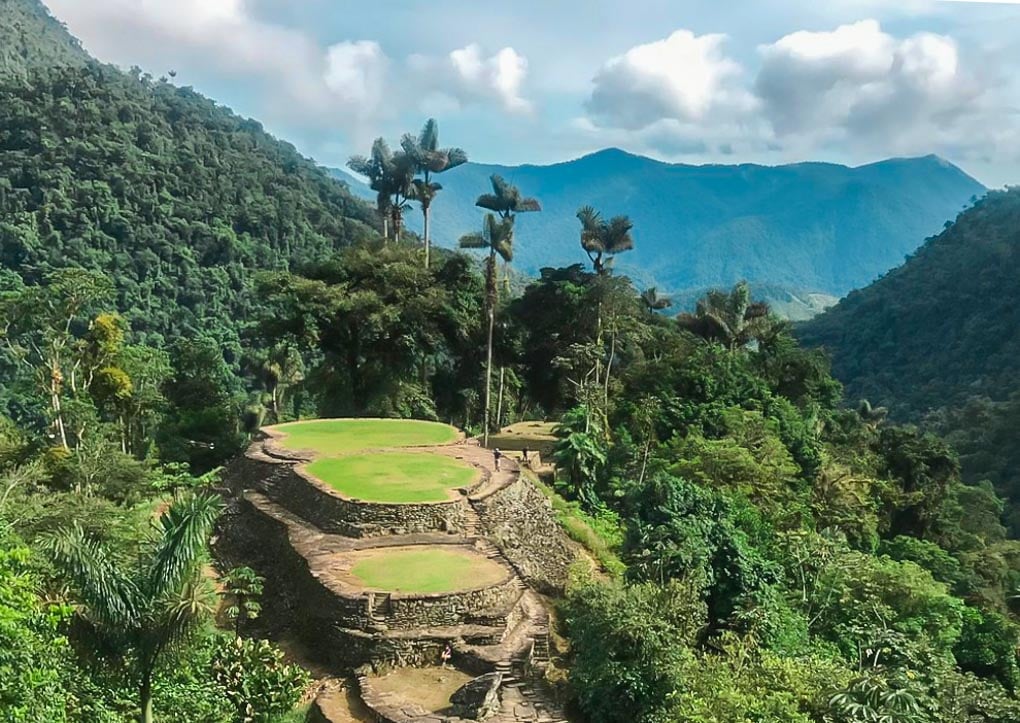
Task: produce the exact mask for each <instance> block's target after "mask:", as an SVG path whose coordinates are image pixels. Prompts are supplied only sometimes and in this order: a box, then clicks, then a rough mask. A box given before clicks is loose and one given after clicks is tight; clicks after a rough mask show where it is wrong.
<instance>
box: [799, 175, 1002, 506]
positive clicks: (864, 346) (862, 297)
mask: <svg viewBox="0 0 1020 723" xmlns="http://www.w3.org/2000/svg"><path fill="white" fill-rule="evenodd" d="M1018 298H1020V189H1016V188H1014V189H1012V190H1009V191H1005V192H992V193H990V194H989V195H988V196H987V197H986V198H984V199H982V200H981V201H979V202H978V203H977V205H976V206H974V208H972V209H969V210H968V211H966V212H964V213H963V214H961V215H960V217H959V218H958V219H957V220H956V223H955V224H953V225H952V226H951V227H949V228H947V229H946V230H945V231H944V232H943V233H941V234H940V235H939V236H937V237H935V238H933V239H931V240H929V241H928V242H927V243H926V244H925V245H924V246H923V247H922V248H921V249H919V250H918V252H917V253H916V254H914V255H913V256H912V257H911V258H910V259H909V260H908V261H907V262H906V263H905V264H904V265H903V266H901V267H899V268H897V269H894V270H893V271H891V272H889V273H888V274H886V275H885V276H884V277H883V278H882V279H881V280H879V281H877V282H876V283H874V284H872V285H871V286H869V287H867V288H865V289H862V290H860V291H855V292H852V293H851V294H850V295H849V296H847V298H846V299H844V300H843V301H842V302H840V304H839V305H838V306H836V307H835V308H833V309H831V310H830V311H828V312H827V313H825V314H824V315H822V316H820V317H818V318H816V319H815V320H813V321H811V322H810V323H807V324H805V325H804V326H803V327H801V329H800V330H799V332H798V333H799V336H800V337H801V338H802V339H803V340H804V341H805V342H806V343H808V344H810V345H813V346H823V347H825V348H826V349H828V350H829V351H830V352H831V354H832V356H833V369H834V371H835V374H836V376H837V377H838V378H839V379H841V380H843V381H844V382H845V383H846V384H847V389H848V393H849V395H850V397H851V398H852V399H857V398H867V399H869V400H870V401H871V402H873V403H875V404H881V405H888V406H889V409H890V413H891V414H892V416H893V417H895V418H898V419H906V420H915V421H920V420H922V419H925V418H927V420H928V421H929V422H930V423H932V424H934V425H936V426H937V427H938V428H939V429H941V430H942V431H944V432H946V433H948V434H950V436H951V439H952V440H953V441H954V444H955V445H956V446H957V448H958V449H959V451H960V453H961V455H962V462H963V469H964V472H965V474H966V476H967V478H968V479H971V480H973V481H978V480H981V479H989V480H991V481H993V482H994V483H995V484H996V485H997V486H998V487H999V489H1000V491H1001V492H1002V493H1003V494H1006V495H1008V496H1009V497H1010V498H1011V500H1012V501H1013V502H1014V504H1017V503H1020V472H1018V471H1017V470H1018V469H1020V464H1018V463H1020V458H1018V457H1017V456H1016V450H1017V449H1018V448H1020V444H1018V438H1017V436H1016V434H1017V426H1016V420H1017V414H1018V410H1020V401H1018V399H1020V307H1018V306H1017V303H1016V301H1017V299H1018ZM1014 514H1015V513H1014Z"/></svg>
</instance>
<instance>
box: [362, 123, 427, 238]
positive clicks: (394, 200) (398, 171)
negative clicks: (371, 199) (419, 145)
mask: <svg viewBox="0 0 1020 723" xmlns="http://www.w3.org/2000/svg"><path fill="white" fill-rule="evenodd" d="M347 167H348V168H350V169H351V170H352V171H354V172H355V173H358V174H360V175H362V176H365V177H366V178H368V183H369V188H371V189H372V190H373V191H375V192H376V209H377V210H378V212H379V215H380V216H382V219H383V239H386V240H388V239H389V237H390V233H389V232H390V229H391V228H392V230H393V239H394V240H395V241H399V240H400V228H401V225H402V222H403V219H404V211H405V210H407V207H408V205H409V204H408V201H409V200H410V198H411V197H412V196H413V195H414V186H413V179H414V173H415V168H416V166H415V161H414V159H413V158H411V157H410V156H408V155H407V153H405V152H404V151H402V150H401V151H397V152H396V153H393V151H391V150H390V147H389V144H388V143H386V141H385V140H384V139H382V138H376V139H375V142H374V143H373V144H372V153H371V155H370V156H368V157H365V156H352V157H351V159H350V160H349V161H347Z"/></svg>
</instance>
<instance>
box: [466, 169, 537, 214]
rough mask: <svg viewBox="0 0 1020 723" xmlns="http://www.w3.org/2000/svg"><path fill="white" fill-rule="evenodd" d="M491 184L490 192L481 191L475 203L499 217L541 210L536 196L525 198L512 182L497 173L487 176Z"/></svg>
mask: <svg viewBox="0 0 1020 723" xmlns="http://www.w3.org/2000/svg"><path fill="white" fill-rule="evenodd" d="M489 182H490V183H491V184H492V193H483V194H482V195H481V196H479V197H478V200H477V201H475V205H476V206H478V207H479V208H484V209H486V210H487V211H492V212H493V213H495V214H497V215H498V216H499V217H500V218H514V216H516V215H517V214H519V213H529V212H532V211H541V210H542V204H540V203H539V202H538V199H537V198H525V197H524V196H522V195H521V192H520V189H518V188H517V186H515V185H513V184H512V183H507V182H506V181H505V180H504V179H503V177H502V176H500V175H499V174H497V173H494V174H492V175H491V176H489Z"/></svg>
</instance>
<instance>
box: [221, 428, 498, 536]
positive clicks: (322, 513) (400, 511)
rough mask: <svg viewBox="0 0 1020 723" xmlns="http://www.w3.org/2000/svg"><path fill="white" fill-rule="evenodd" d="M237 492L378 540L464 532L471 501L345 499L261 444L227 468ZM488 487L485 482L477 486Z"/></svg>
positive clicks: (348, 533) (333, 530) (347, 532)
mask: <svg viewBox="0 0 1020 723" xmlns="http://www.w3.org/2000/svg"><path fill="white" fill-rule="evenodd" d="M227 475H228V477H229V479H228V483H229V484H231V486H233V487H235V488H240V489H257V490H259V491H261V492H264V493H265V494H266V495H268V496H269V497H271V498H272V499H273V500H274V501H276V502H278V503H279V504H281V505H283V506H284V507H286V508H287V509H289V510H290V511H291V512H293V513H294V514H296V515H298V516H300V517H302V518H304V519H306V520H308V521H309V522H311V523H312V524H314V525H315V526H317V527H319V528H320V529H322V530H323V531H325V532H331V533H334V534H339V535H345V536H346V537H378V536H382V535H406V534H416V533H423V532H460V531H462V530H464V528H465V526H466V524H467V518H468V514H469V512H468V501H467V499H466V498H465V497H459V498H457V499H452V500H449V501H447V502H433V503H418V504H382V503H377V502H365V501H362V500H352V499H348V498H346V497H342V496H341V495H339V494H338V493H336V492H335V491H333V490H331V489H329V488H328V487H326V486H325V485H323V484H322V483H321V482H319V481H318V480H315V479H313V478H311V477H309V476H306V475H305V474H304V473H303V472H302V471H301V470H300V469H298V462H297V461H296V460H291V461H287V460H283V459H279V458H271V457H267V456H266V455H264V454H263V453H262V449H261V444H260V443H258V442H256V443H255V444H254V445H252V447H251V448H250V449H249V450H248V452H247V453H246V454H245V455H244V457H242V458H240V459H238V460H236V461H235V462H233V463H232V464H231V465H230V466H229V467H228V468H227ZM482 483H484V475H483V479H482V480H481V481H480V482H479V483H477V484H476V485H474V486H473V487H477V486H478V485H480V484H482Z"/></svg>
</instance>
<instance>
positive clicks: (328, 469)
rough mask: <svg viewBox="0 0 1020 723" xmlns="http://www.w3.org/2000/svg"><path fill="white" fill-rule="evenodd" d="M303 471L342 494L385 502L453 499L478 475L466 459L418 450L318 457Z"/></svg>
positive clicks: (401, 502) (405, 502)
mask: <svg viewBox="0 0 1020 723" xmlns="http://www.w3.org/2000/svg"><path fill="white" fill-rule="evenodd" d="M305 471H306V472H307V473H308V474H310V475H311V476H313V477H315V478H316V479H318V480H319V481H321V482H324V483H325V484H327V485H329V486H330V487H332V488H333V489H335V490H336V491H337V492H339V493H340V494H342V495H344V496H345V497H350V498H352V499H357V500H363V501H365V502H378V503H389V504H408V503H415V502H443V501H445V500H448V499H453V498H455V497H456V496H457V494H458V493H457V492H456V491H455V490H456V489H457V488H460V487H467V486H469V485H471V484H473V483H474V482H475V481H476V480H477V479H478V478H479V476H480V475H481V472H480V471H479V470H478V469H476V468H475V467H472V466H471V465H469V464H468V463H467V462H463V461H461V460H459V459H455V458H453V457H446V456H444V455H441V454H433V453H430V452H418V451H415V452H402V451H387V452H373V453H370V454H350V455H344V456H341V457H322V458H320V459H316V460H314V461H312V462H311V463H309V464H308V465H306V466H305Z"/></svg>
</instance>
